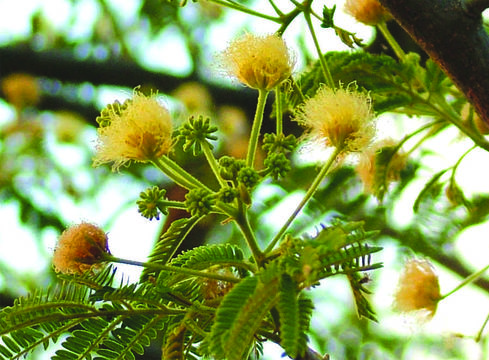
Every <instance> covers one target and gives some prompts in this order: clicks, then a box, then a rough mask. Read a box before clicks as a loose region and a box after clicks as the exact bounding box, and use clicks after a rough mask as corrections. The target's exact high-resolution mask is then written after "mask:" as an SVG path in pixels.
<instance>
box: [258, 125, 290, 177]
mask: <svg viewBox="0 0 489 360" xmlns="http://www.w3.org/2000/svg"><path fill="white" fill-rule="evenodd" d="M296 145H297V139H296V137H295V136H294V135H292V134H291V135H287V136H285V135H284V134H278V135H277V134H265V136H264V138H263V146H262V147H263V150H265V151H266V152H267V153H268V154H267V157H266V159H265V161H264V165H265V167H266V173H267V174H270V175H271V176H272V177H273V178H274V179H275V180H278V179H279V178H280V177H284V176H285V175H286V174H287V172H289V171H290V170H291V166H290V160H289V159H288V158H287V156H286V154H288V153H290V152H291V151H292V150H294V148H295V147H296Z"/></svg>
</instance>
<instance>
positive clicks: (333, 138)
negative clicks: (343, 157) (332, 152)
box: [295, 86, 375, 152]
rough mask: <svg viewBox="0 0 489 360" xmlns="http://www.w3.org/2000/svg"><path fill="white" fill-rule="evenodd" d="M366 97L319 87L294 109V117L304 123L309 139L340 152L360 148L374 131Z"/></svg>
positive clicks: (371, 136) (364, 145) (372, 116)
mask: <svg viewBox="0 0 489 360" xmlns="http://www.w3.org/2000/svg"><path fill="white" fill-rule="evenodd" d="M373 118H374V114H373V112H372V106H371V101H370V97H369V96H368V95H366V94H364V93H360V92H357V91H352V90H350V89H349V88H347V89H343V88H340V89H337V90H333V89H330V88H327V87H324V86H323V87H321V88H320V89H319V90H318V92H317V93H316V95H315V96H314V97H312V98H310V99H308V100H307V101H306V102H305V103H304V105H303V106H302V107H301V108H300V109H299V110H298V111H297V112H296V117H295V119H296V121H297V122H299V123H300V124H302V125H303V126H304V127H306V129H307V131H308V135H307V138H308V140H309V141H311V142H313V143H318V144H322V145H323V146H333V147H335V148H337V149H339V150H342V151H344V152H351V151H362V150H363V149H365V148H366V147H367V146H368V145H369V144H370V142H371V141H372V138H373V136H374V133H375V127H374V124H373Z"/></svg>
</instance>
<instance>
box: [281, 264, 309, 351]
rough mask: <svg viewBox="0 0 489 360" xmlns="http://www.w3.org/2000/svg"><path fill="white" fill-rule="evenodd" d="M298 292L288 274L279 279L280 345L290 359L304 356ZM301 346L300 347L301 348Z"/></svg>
mask: <svg viewBox="0 0 489 360" xmlns="http://www.w3.org/2000/svg"><path fill="white" fill-rule="evenodd" d="M298 297H299V291H298V288H297V284H296V283H295V281H294V280H293V279H292V277H291V276H290V275H288V274H284V275H282V277H281V278H280V290H279V299H278V303H277V310H278V313H279V316H280V345H282V347H283V348H284V350H285V352H286V353H287V355H289V356H290V357H291V358H295V357H296V356H298V355H300V356H303V355H304V350H305V348H304V347H303V345H304V344H303V343H302V342H301V341H300V340H301V334H300V330H301V329H300V327H299V326H298V324H299V322H300V317H299V299H298ZM301 345H302V346H301Z"/></svg>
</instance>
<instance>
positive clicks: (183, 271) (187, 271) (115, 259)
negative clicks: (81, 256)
mask: <svg viewBox="0 0 489 360" xmlns="http://www.w3.org/2000/svg"><path fill="white" fill-rule="evenodd" d="M104 260H105V261H111V262H117V263H121V264H129V265H136V266H142V267H145V268H148V269H153V270H163V271H171V272H175V273H179V274H185V275H190V276H197V277H203V278H207V279H214V280H221V281H226V282H230V283H238V282H239V281H240V280H239V279H237V278H235V277H233V276H226V275H220V274H216V273H209V272H206V271H200V270H193V269H187V268H182V267H180V266H171V265H160V264H152V263H148V262H141V261H136V260H129V259H123V258H119V257H115V256H112V255H107V256H106V258H105V259H104Z"/></svg>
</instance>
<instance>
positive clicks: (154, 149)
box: [93, 92, 173, 170]
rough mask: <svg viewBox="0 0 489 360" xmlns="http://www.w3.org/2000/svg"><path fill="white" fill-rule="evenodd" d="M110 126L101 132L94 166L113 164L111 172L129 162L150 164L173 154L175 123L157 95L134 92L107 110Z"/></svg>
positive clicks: (101, 128) (104, 127)
mask: <svg viewBox="0 0 489 360" xmlns="http://www.w3.org/2000/svg"><path fill="white" fill-rule="evenodd" d="M108 109H109V111H108V115H107V117H108V119H106V120H107V121H106V123H107V124H108V125H107V126H102V127H100V128H99V129H98V130H97V131H98V145H97V149H96V150H97V152H96V154H95V157H94V160H93V164H94V166H98V165H101V164H104V163H108V162H113V165H112V170H117V169H119V167H120V166H121V165H123V164H125V163H127V162H128V161H130V160H134V161H142V162H145V161H151V160H154V159H156V158H158V157H160V156H162V155H164V154H167V153H168V152H169V151H170V148H171V144H172V140H171V134H172V130H173V127H172V122H171V118H170V114H169V112H168V110H166V109H165V108H164V107H163V106H162V105H161V104H160V103H159V102H158V101H157V99H156V97H155V96H145V95H143V94H141V93H138V92H134V96H133V98H132V99H131V100H129V101H128V102H126V103H125V104H124V105H123V106H122V107H118V108H117V111H116V107H108Z"/></svg>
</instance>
